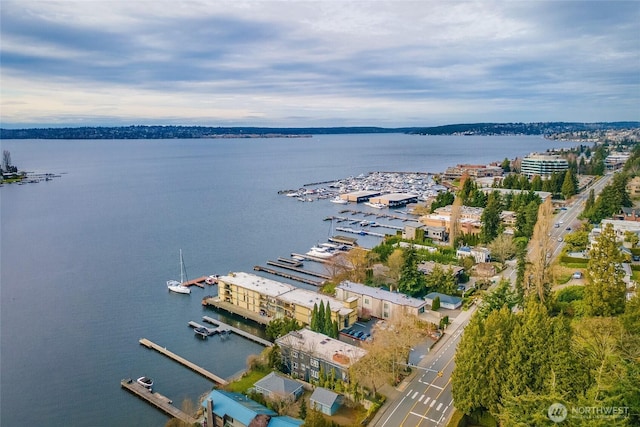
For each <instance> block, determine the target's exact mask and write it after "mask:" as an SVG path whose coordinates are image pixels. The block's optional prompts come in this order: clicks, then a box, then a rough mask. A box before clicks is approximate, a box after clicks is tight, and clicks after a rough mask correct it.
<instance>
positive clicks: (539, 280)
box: [525, 199, 553, 304]
mask: <svg viewBox="0 0 640 427" xmlns="http://www.w3.org/2000/svg"><path fill="white" fill-rule="evenodd" d="M552 229H553V206H552V205H551V199H547V200H546V201H545V202H544V203H542V204H541V205H540V207H539V208H538V219H537V221H536V225H535V227H534V229H533V236H532V237H531V241H530V242H529V253H528V255H527V261H528V265H527V270H526V273H525V296H530V295H535V296H537V297H538V300H539V301H540V302H542V303H543V304H544V303H546V301H547V298H548V296H549V293H550V292H551V284H552V277H551V269H550V265H551V253H552V249H553V247H552V243H551V242H552V240H551V230H552Z"/></svg>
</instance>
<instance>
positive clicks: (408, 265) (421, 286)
mask: <svg viewBox="0 0 640 427" xmlns="http://www.w3.org/2000/svg"><path fill="white" fill-rule="evenodd" d="M398 289H399V290H400V292H403V293H405V294H408V295H411V296H420V295H424V293H425V291H426V286H425V277H424V274H423V273H422V272H420V271H419V270H418V254H417V253H416V249H415V248H414V247H413V246H409V247H408V248H406V249H405V250H404V266H403V267H402V274H401V275H400V280H398Z"/></svg>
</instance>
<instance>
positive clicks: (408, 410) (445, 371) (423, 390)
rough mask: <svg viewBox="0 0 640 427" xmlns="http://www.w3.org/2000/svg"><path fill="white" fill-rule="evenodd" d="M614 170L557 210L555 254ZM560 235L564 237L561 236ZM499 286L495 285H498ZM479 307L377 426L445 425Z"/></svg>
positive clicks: (454, 327) (457, 322) (510, 271)
mask: <svg viewBox="0 0 640 427" xmlns="http://www.w3.org/2000/svg"><path fill="white" fill-rule="evenodd" d="M612 177H613V174H607V175H605V176H603V177H602V178H600V179H599V180H598V181H596V182H595V183H593V184H591V185H590V186H589V187H587V188H586V189H585V190H583V191H582V192H581V193H580V194H579V195H578V196H576V198H575V200H574V202H573V203H572V204H571V205H570V206H568V207H567V208H566V210H561V211H560V213H558V214H557V216H556V218H555V221H556V223H558V227H554V228H553V229H552V232H551V235H552V237H553V238H554V240H553V241H554V246H553V250H552V254H551V258H552V259H553V258H555V257H557V256H558V255H559V254H560V252H561V251H562V247H563V246H564V242H563V240H564V236H565V234H567V233H568V232H570V231H571V230H567V227H569V228H573V227H574V226H575V225H576V224H577V223H578V221H577V219H578V215H580V213H581V212H582V210H583V207H584V202H585V201H586V200H587V198H588V196H589V192H590V191H591V189H593V190H594V193H595V195H596V196H597V195H598V194H599V193H600V192H601V191H602V189H603V188H604V187H605V186H606V185H607V184H608V183H609V182H610V180H611V178H612ZM559 238H562V239H560V240H558V239H559ZM507 264H508V266H507V269H506V270H505V271H504V272H503V273H502V276H503V277H505V278H508V279H509V280H510V281H511V283H514V281H515V273H516V271H515V266H516V264H515V261H512V262H508V263H507ZM494 286H495V285H494ZM475 309H476V307H475V306H473V307H472V308H471V309H470V310H468V311H466V312H463V313H461V314H460V315H459V316H458V317H457V318H456V319H454V321H453V322H452V324H451V325H450V326H449V328H448V329H447V333H446V334H445V335H444V337H443V338H442V339H441V340H440V342H438V343H437V344H436V346H434V348H433V350H432V351H431V352H430V353H429V354H428V355H426V356H425V357H424V358H423V359H422V361H421V362H420V363H419V364H418V365H417V366H413V368H414V370H416V371H417V373H416V374H415V375H413V376H412V377H410V378H411V379H410V380H408V381H405V382H404V383H402V384H401V385H400V386H399V387H398V388H397V390H398V391H399V393H398V395H397V397H396V398H395V399H393V400H390V401H389V402H388V403H387V404H386V405H385V407H384V410H383V411H381V415H380V414H379V415H380V416H379V417H377V418H376V419H374V421H373V423H372V425H373V426H375V427H418V426H423V427H432V426H433V427H437V426H445V425H446V424H447V423H448V421H449V418H450V417H451V414H452V413H453V397H452V394H451V374H452V372H453V368H454V356H455V352H456V348H457V346H458V343H459V342H460V337H461V336H462V332H463V330H464V327H465V326H466V325H467V323H469V319H470V317H471V315H472V314H473V313H474V312H475Z"/></svg>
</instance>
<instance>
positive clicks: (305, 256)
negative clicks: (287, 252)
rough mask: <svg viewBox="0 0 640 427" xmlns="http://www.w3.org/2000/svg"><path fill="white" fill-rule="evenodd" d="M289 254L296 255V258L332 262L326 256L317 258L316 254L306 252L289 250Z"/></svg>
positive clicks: (323, 262)
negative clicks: (298, 252)
mask: <svg viewBox="0 0 640 427" xmlns="http://www.w3.org/2000/svg"><path fill="white" fill-rule="evenodd" d="M291 256H292V257H296V258H304V259H308V260H310V261H315V262H320V263H322V264H327V263H330V262H332V261H331V260H330V259H328V258H319V257H317V256H313V255H307V254H297V253H295V252H291Z"/></svg>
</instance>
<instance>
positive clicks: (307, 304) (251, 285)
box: [218, 272, 357, 328]
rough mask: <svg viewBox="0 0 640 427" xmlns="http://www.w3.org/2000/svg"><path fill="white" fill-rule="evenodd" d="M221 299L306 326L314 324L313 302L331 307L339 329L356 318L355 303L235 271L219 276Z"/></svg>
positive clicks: (257, 312)
mask: <svg viewBox="0 0 640 427" xmlns="http://www.w3.org/2000/svg"><path fill="white" fill-rule="evenodd" d="M218 299H219V300H221V301H223V302H226V303H228V304H231V306H232V307H233V306H235V307H238V308H239V309H241V310H247V311H249V312H252V313H256V314H259V315H260V316H265V317H267V318H275V319H277V318H281V317H288V318H294V319H296V320H297V321H298V322H300V323H301V324H303V325H308V324H310V323H311V315H312V313H313V307H314V305H316V304H317V305H318V306H319V305H320V302H322V303H323V305H324V306H325V307H326V306H327V305H328V306H329V307H330V310H331V320H332V321H336V322H337V323H338V327H339V328H345V327H349V326H351V325H352V324H353V323H355V322H356V320H357V312H356V310H355V306H353V307H352V306H349V304H348V303H343V302H342V301H339V300H337V299H335V298H332V297H330V296H327V295H323V294H320V293H318V292H314V291H310V290H307V289H301V288H297V287H295V286H293V285H289V284H286V283H281V282H278V281H275V280H271V279H267V278H264V277H262V276H257V275H255V274H249V273H243V272H236V273H229V274H228V275H226V276H220V277H219V278H218Z"/></svg>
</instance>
